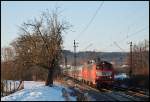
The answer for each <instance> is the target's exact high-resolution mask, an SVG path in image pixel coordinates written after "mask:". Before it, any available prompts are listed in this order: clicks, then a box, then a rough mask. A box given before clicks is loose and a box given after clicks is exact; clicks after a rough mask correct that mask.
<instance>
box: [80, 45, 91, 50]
mask: <svg viewBox="0 0 150 102" xmlns="http://www.w3.org/2000/svg"><path fill="white" fill-rule="evenodd" d="M92 45H93V44H92V43H90V44H89V45H88V46H86V47H85V48H84V49H82V50H86V49H87V48H89V47H91V46H92Z"/></svg>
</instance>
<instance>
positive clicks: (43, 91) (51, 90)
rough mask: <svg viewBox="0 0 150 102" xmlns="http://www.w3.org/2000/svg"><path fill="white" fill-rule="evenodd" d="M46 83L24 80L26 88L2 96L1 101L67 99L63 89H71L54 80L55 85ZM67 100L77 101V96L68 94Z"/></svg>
mask: <svg viewBox="0 0 150 102" xmlns="http://www.w3.org/2000/svg"><path fill="white" fill-rule="evenodd" d="M44 84H45V83H44V82H35V81H24V89H22V90H20V91H17V92H15V93H13V94H10V95H8V96H5V97H2V98H1V101H66V97H64V95H63V91H62V90H66V91H67V92H69V91H71V90H70V89H68V88H67V87H64V86H62V85H61V84H60V83H58V82H54V86H53V87H49V86H45V85H44ZM67 100H70V101H76V97H72V96H69V95H68V96H67Z"/></svg>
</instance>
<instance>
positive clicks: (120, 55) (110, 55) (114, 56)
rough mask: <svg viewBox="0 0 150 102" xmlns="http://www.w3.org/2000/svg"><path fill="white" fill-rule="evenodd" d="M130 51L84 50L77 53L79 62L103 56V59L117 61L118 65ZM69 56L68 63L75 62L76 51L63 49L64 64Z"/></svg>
mask: <svg viewBox="0 0 150 102" xmlns="http://www.w3.org/2000/svg"><path fill="white" fill-rule="evenodd" d="M127 55H128V53H125V52H94V51H84V52H78V53H76V56H77V64H78V65H80V64H83V63H84V62H87V61H88V60H92V59H95V58H98V57H99V58H101V60H105V61H109V62H112V61H113V62H115V63H116V64H117V65H120V64H121V63H122V62H123V61H124V60H125V59H126V58H127ZM65 56H66V57H67V64H70V65H73V64H74V53H73V52H71V51H69V50H63V59H62V64H64V57H65Z"/></svg>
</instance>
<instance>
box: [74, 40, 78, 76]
mask: <svg viewBox="0 0 150 102" xmlns="http://www.w3.org/2000/svg"><path fill="white" fill-rule="evenodd" d="M77 44H78V43H76V41H75V40H74V46H73V47H74V79H75V70H76V65H77V63H76V57H77V56H76V48H77V47H78V46H77Z"/></svg>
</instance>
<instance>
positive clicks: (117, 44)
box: [114, 41, 125, 52]
mask: <svg viewBox="0 0 150 102" xmlns="http://www.w3.org/2000/svg"><path fill="white" fill-rule="evenodd" d="M114 44H115V45H116V46H117V47H118V48H119V49H120V50H122V51H123V52H125V50H124V49H122V48H121V47H120V46H119V45H118V44H117V42H115V41H114Z"/></svg>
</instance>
